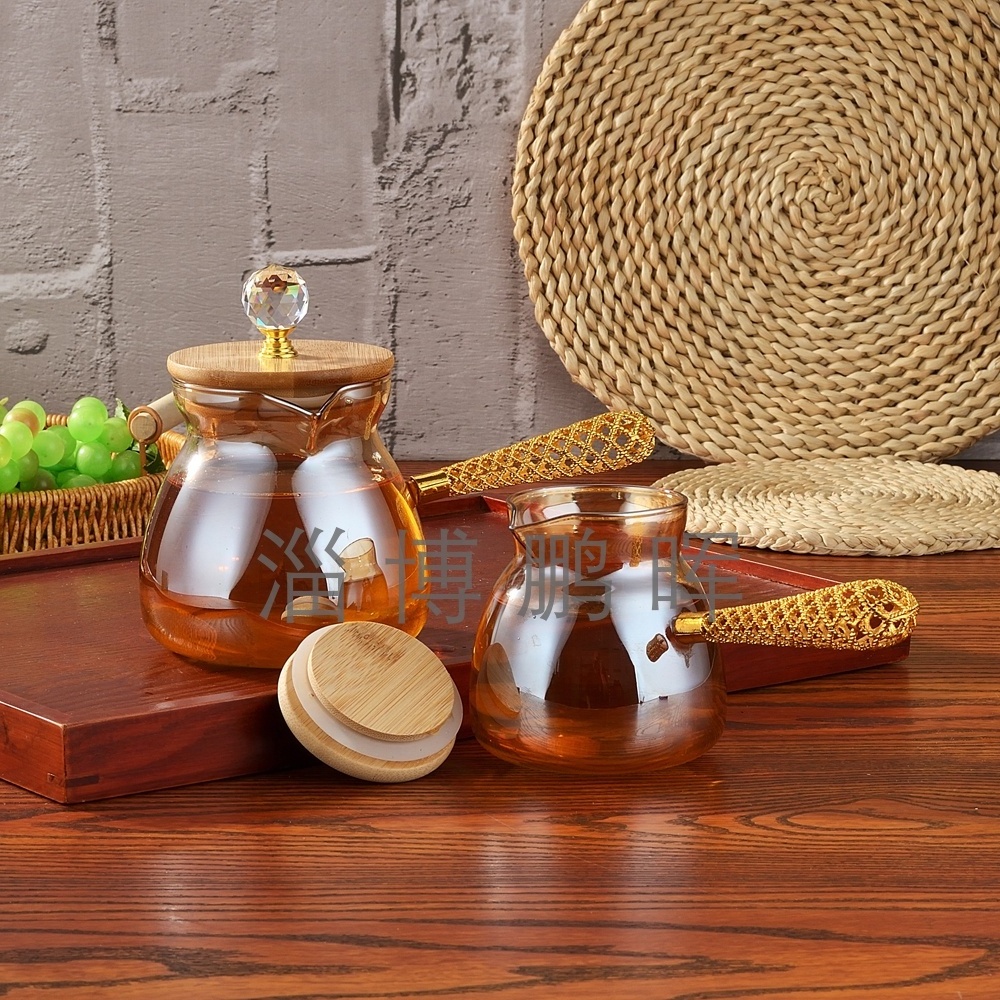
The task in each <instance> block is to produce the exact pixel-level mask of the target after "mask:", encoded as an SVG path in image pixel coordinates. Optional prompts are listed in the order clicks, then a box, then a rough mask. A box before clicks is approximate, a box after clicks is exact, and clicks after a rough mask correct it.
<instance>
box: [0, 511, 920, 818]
mask: <svg viewBox="0 0 1000 1000" xmlns="http://www.w3.org/2000/svg"><path fill="white" fill-rule="evenodd" d="M424 528H425V534H426V536H427V538H428V539H431V540H433V539H435V538H440V537H441V532H442V531H448V532H449V535H448V536H447V537H449V538H454V537H457V536H456V533H457V532H458V531H462V532H464V533H465V535H466V536H467V537H468V538H469V539H475V544H474V548H473V550H472V552H473V556H472V559H471V568H472V575H473V580H472V587H471V588H469V589H470V590H471V592H472V593H475V594H477V595H478V596H477V597H475V598H471V597H470V598H467V599H466V601H465V608H464V617H463V618H462V620H461V621H460V622H457V623H456V624H454V625H449V624H448V623H447V621H446V620H445V619H446V616H447V617H455V616H456V615H457V614H458V606H457V600H453V601H448V600H440V601H437V602H435V603H436V605H437V609H438V610H437V611H435V610H434V609H433V607H432V608H431V609H430V610H431V615H430V620H429V622H428V625H427V627H426V628H425V629H424V631H423V632H422V633H421V639H422V640H423V641H424V642H425V643H427V644H428V645H429V646H430V647H431V648H432V649H434V650H435V651H436V652H437V653H438V655H439V656H440V657H441V659H442V661H443V662H444V664H445V666H447V668H448V670H449V672H450V673H451V675H452V677H453V678H454V679H455V681H456V683H457V684H458V686H459V690H461V691H462V692H463V696H464V693H465V692H466V691H467V688H468V679H469V659H470V655H471V650H472V640H473V636H474V633H475V629H476V625H477V623H478V621H479V616H480V612H481V610H482V606H483V604H484V603H485V601H486V600H487V598H488V597H489V593H490V590H491V588H492V585H493V582H494V581H495V580H496V578H497V577H498V576H499V574H500V572H501V570H502V569H503V567H504V566H505V565H506V563H507V561H508V560H509V558H510V554H511V552H512V550H513V543H512V538H511V535H510V533H509V531H508V529H507V517H506V505H505V504H504V503H503V501H502V500H499V499H496V498H489V497H471V498H461V499H460V500H449V501H443V502H440V503H437V504H435V505H434V506H433V507H432V508H431V510H430V511H429V512H428V514H426V515H425V516H424ZM138 545H139V543H138V541H135V540H130V541H125V542H109V543H101V544H97V545H93V546H77V547H75V548H73V549H67V550H48V551H45V552H40V553H34V554H31V555H27V556H9V557H4V558H0V630H2V631H0V635H2V636H3V650H4V655H3V659H2V663H0V777H2V778H4V779H5V780H7V781H11V782H13V783H14V784H17V785H21V786H22V787H24V788H27V789H30V790H31V791H33V792H38V793H39V794H41V795H44V796H46V797H47V798H50V799H54V800H55V801H57V802H64V803H72V802H84V801H89V800H94V799H101V798H109V797H111V796H115V795H125V794H129V793H132V792H141V791H148V790H151V789H156V788H167V787H171V786H174V785H183V784H191V783H194V782H199V781H208V780H212V779H217V778H224V777H232V776H234V775H240V774H250V773H255V772H259V771H266V770H276V769H279V768H282V767H287V766H291V765H293V764H297V763H302V762H305V761H307V760H311V758H309V757H308V755H307V754H306V752H305V751H304V750H302V749H301V747H300V746H299V745H298V743H297V742H296V741H295V739H294V738H293V737H292V736H291V734H290V733H289V731H288V729H287V727H286V726H285V723H284V720H283V719H282V718H281V715H280V712H279V710H278V702H277V695H276V679H277V671H273V672H272V671H270V670H254V669H233V668H210V667H204V666H199V665H198V664H195V663H191V662H189V661H187V660H185V659H183V658H181V657H179V656H176V655H174V654H173V653H169V652H167V651H166V650H165V649H163V648H162V647H161V646H160V645H159V644H158V643H157V642H156V641H155V640H153V639H152V638H151V637H150V636H149V635H148V633H147V632H146V629H145V627H144V626H143V624H142V619H141V616H140V612H139V599H138V570H137V563H136V556H137V555H138ZM723 555H724V553H723ZM729 555H730V556H732V555H733V553H729ZM717 558H718V557H717ZM705 565H707V563H706V564H705ZM719 567H720V575H723V576H729V577H732V583H731V584H729V585H728V590H727V587H726V585H720V587H719V592H720V594H721V595H723V596H722V598H721V599H720V605H721V604H725V603H734V602H733V601H732V600H729V601H727V600H726V599H725V596H724V595H725V594H726V593H730V594H731V593H732V592H734V591H735V592H737V593H738V594H739V595H740V600H741V601H742V603H750V602H754V601H763V600H769V599H771V598H774V597H783V596H785V595H786V594H792V593H798V592H800V591H803V590H809V589H815V588H817V587H823V586H827V585H828V584H830V583H831V582H832V581H829V580H824V579H821V578H818V577H814V576H808V575H806V574H803V573H796V572H794V571H788V570H784V569H778V568H776V567H773V566H767V565H765V564H763V563H755V562H753V561H752V560H747V559H743V558H739V559H738V560H737V561H732V560H731V559H725V560H724V561H720V562H719ZM446 592H447V591H446ZM908 649H909V644H908V643H903V644H901V645H899V646H897V647H894V648H893V649H890V650H883V651H880V652H876V653H842V652H830V651H817V650H790V649H780V648H774V649H771V648H765V647H738V646H728V647H723V657H724V664H725V667H726V677H727V685H728V687H729V690H730V691H740V690H743V689H746V688H752V687H760V686H765V685H770V684H780V683H784V682H787V681H794V680H801V679H803V678H808V677H817V676H820V675H824V674H831V673H839V672H843V671H848V670H856V669H858V668H860V667H869V666H873V665H875V664H879V663H888V662H892V661H895V660H900V659H903V658H904V657H905V656H906V655H907V652H908ZM464 735H465V736H466V737H467V736H468V735H469V733H468V730H467V729H465V730H464Z"/></svg>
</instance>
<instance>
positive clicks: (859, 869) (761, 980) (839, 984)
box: [0, 465, 1000, 1000]
mask: <svg viewBox="0 0 1000 1000" xmlns="http://www.w3.org/2000/svg"><path fill="white" fill-rule="evenodd" d="M659 471H660V469H659V468H658V467H653V466H649V465H647V466H646V467H645V468H643V469H642V470H639V472H638V474H637V479H638V480H640V481H650V475H651V474H652V473H654V472H659ZM998 516H1000V515H998ZM761 558H762V559H766V560H769V561H775V562H780V563H781V564H782V565H789V566H794V567H797V568H801V569H803V570H805V571H806V572H810V573H815V574H818V575H822V576H827V577H831V578H835V579H854V578H859V577H864V576H875V575H885V576H890V577H891V578H893V579H896V580H898V581H900V582H901V583H903V584H905V585H907V586H908V587H910V588H911V589H912V590H913V591H914V592H915V593H916V595H917V597H918V598H919V600H920V602H921V605H922V612H921V617H920V622H919V626H918V629H917V632H916V634H915V636H914V639H913V643H912V649H911V653H910V657H909V659H908V660H906V661H905V662H903V663H898V664H893V665H889V666H884V667H878V668H874V669H870V670H866V671H860V672H857V673H853V674H843V675H838V676H834V677H830V678H825V679H821V680H813V681H805V682H800V683H797V684H790V685H785V686H782V687H774V688H770V689H762V690H757V691H751V692H744V693H741V694H738V695H735V696H733V697H732V698H731V702H730V709H729V723H728V726H727V730H726V732H725V734H724V736H723V738H722V740H721V741H720V742H719V743H718V744H717V745H716V747H715V748H714V749H713V750H712V751H711V752H710V753H708V754H707V755H706V756H704V757H703V758H701V759H700V760H697V761H695V762H693V763H691V764H689V765H686V766H683V767H680V768H677V769H675V770H672V771H665V772H661V773H658V774H655V775H647V776H640V777H622V778H617V779H612V780H588V779H580V778H570V777H558V776H551V775H544V774H539V773H534V772H530V771H526V770H521V769H518V768H515V767H512V766H510V765H507V764H504V763H502V762H501V761H499V760H496V759H494V758H493V757H491V756H490V755H488V754H487V753H486V752H485V751H483V750H481V749H480V748H479V747H478V745H476V744H475V743H465V744H463V745H460V746H459V747H458V748H457V749H456V750H455V752H454V753H453V755H452V756H451V757H450V758H449V760H448V761H446V762H445V764H444V765H443V766H442V767H441V768H440V770H438V771H437V772H435V773H434V774H432V775H430V776H429V777H426V778H423V779H421V780H419V781H416V782H414V783H412V784H405V785H388V786H375V785H367V784H363V783H360V782H357V781H354V780H352V779H349V778H346V777H343V776H340V775H338V774H336V773H335V772H332V771H330V770H327V769H326V768H324V767H323V766H321V765H316V766H310V767H306V768H304V769H299V770H294V771H288V772H283V773H277V774H271V775H265V776H257V777H251V778H241V779H232V780H227V781H220V782H214V783H211V784H205V785H197V786H193V787H188V788H182V789H177V790H172V791H160V792H152V793H147V794H143V795H136V796H132V797H129V798H122V799H113V800H108V801H104V802H99V803H96V804H92V805H83V806H71V807H67V806H60V805H56V804H54V803H52V802H50V801H47V800H46V799H43V798H40V797H38V796H36V795H34V794H32V793H30V792H25V791H22V790H21V789H19V788H16V787H14V786H12V785H7V784H3V783H0V889H2V899H3V903H2V906H0V997H3V998H4V1000H22V998H27V997H32V998H37V997H45V998H47V1000H48V998H64V997H87V998H90V997H94V998H108V1000H126V998H129V1000H131V998H137V1000H138V998H142V1000H159V998H175V997H178V998H188V997H197V998H234V1000H245V998H278V997H282V998H296V1000H306V998H317V997H337V998H366V1000H367V998H380V997H504V998H508V997H509V998H517V1000H527V998H533V1000H534V998H538V1000H541V998H549V997H553V996H560V997H562V996H568V997H569V996H571V997H594V998H600V1000H613V998H615V1000H616V998H632V997H656V998H669V1000H680V998H685V1000H696V998H697V1000H709V998H739V1000H742V998H758V997H768V998H774V997H781V998H786V997H834V998H843V997H859V998H862V997H863V998H869V1000H886V998H895V997H904V998H907V1000H918V998H919V1000H930V998H934V1000H938V998H942V1000H943V998H961V1000H970V998H984V1000H987V998H989V1000H995V998H997V997H1000V792H998V787H1000V622H998V615H997V605H998V599H997V596H996V592H997V580H998V578H1000V551H996V550H994V551H990V552H983V553H963V554H956V555H943V556H930V557H924V558H912V559H911V558H903V559H894V560H884V559H845V558H840V559H837V558H830V557H806V556H789V555H779V554H774V553H769V554H763V555H761ZM0 599H2V583H0ZM39 627H40V628H42V627H58V621H57V619H56V620H52V621H48V620H46V621H43V620H42V619H40V620H39ZM48 666H49V665H47V664H40V665H39V669H46V668H47V667H48ZM3 738H4V735H3V733H0V739H3Z"/></svg>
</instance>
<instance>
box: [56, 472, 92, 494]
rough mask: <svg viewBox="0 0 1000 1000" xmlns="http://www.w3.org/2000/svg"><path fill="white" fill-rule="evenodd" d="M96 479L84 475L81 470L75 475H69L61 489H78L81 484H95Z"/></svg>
mask: <svg viewBox="0 0 1000 1000" xmlns="http://www.w3.org/2000/svg"><path fill="white" fill-rule="evenodd" d="M96 485H97V480H96V479H95V478H94V477H93V476H87V475H84V474H83V473H82V472H78V473H77V474H76V475H75V476H70V478H69V479H67V480H66V481H65V482H64V483H63V484H62V486H63V489H66V490H75V489H79V488H80V487H81V486H96Z"/></svg>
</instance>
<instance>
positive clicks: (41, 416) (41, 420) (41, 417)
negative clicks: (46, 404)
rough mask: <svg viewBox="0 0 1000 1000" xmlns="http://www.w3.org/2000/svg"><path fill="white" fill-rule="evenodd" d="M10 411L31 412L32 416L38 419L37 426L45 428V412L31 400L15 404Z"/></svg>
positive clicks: (23, 400)
mask: <svg viewBox="0 0 1000 1000" xmlns="http://www.w3.org/2000/svg"><path fill="white" fill-rule="evenodd" d="M11 409H12V410H20V409H24V410H31V412H32V413H34V415H35V416H36V417H38V426H39V427H44V426H45V411H44V410H43V409H42V407H41V406H40V405H39V404H38V403H36V402H35V401H34V400H33V399H22V400H21V402H20V403H15V404H14V405H13V406H12V407H11Z"/></svg>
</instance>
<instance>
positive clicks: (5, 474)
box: [0, 462, 18, 493]
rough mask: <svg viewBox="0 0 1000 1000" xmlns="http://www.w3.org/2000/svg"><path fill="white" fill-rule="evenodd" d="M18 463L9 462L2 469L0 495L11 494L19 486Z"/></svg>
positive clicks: (0, 470)
mask: <svg viewBox="0 0 1000 1000" xmlns="http://www.w3.org/2000/svg"><path fill="white" fill-rule="evenodd" d="M17 475H18V472H17V462H8V463H7V464H6V465H5V466H4V467H3V468H2V469H0V493H10V492H12V491H13V489H14V487H15V486H17Z"/></svg>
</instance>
